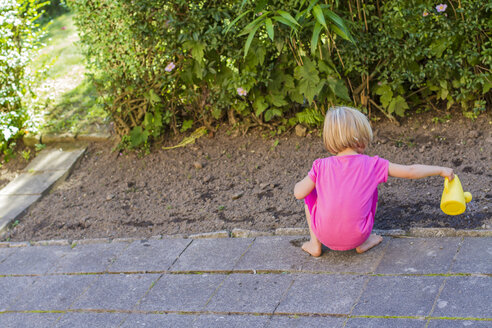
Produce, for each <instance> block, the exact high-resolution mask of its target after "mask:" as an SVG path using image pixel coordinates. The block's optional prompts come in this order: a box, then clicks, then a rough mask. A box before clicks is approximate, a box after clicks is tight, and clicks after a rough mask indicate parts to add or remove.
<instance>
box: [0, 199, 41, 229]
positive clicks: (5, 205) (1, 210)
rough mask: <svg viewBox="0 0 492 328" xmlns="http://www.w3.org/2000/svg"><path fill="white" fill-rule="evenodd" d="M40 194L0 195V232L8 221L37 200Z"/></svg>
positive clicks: (6, 225)
mask: <svg viewBox="0 0 492 328" xmlns="http://www.w3.org/2000/svg"><path fill="white" fill-rule="evenodd" d="M39 198H41V195H23V196H6V195H0V232H1V231H3V230H5V229H6V228H7V227H8V225H9V224H10V222H12V221H13V220H14V219H15V218H16V217H18V216H19V215H20V214H22V212H24V211H25V210H27V209H28V208H29V207H30V206H31V205H32V204H34V203H35V202H37V201H38V199H39Z"/></svg>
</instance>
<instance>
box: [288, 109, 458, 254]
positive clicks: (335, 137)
mask: <svg viewBox="0 0 492 328" xmlns="http://www.w3.org/2000/svg"><path fill="white" fill-rule="evenodd" d="M371 140H372V130H371V126H370V124H369V121H368V120H367V118H366V117H365V116H364V114H362V113H361V112H359V111H358V110H356V109H354V108H350V107H335V108H332V109H330V110H329V111H328V112H327V113H326V117H325V123H324V128H323V141H324V144H325V147H326V149H327V150H328V151H329V152H330V153H332V154H335V155H336V156H332V157H327V158H319V159H317V160H315V161H314V163H313V167H312V169H311V170H310V171H309V173H308V175H307V176H306V177H305V178H304V179H303V180H301V181H300V182H298V183H297V184H296V185H295V187H294V195H295V197H296V198H297V199H303V198H304V201H305V203H306V204H305V211H306V218H307V222H308V225H309V231H310V235H311V240H310V241H308V242H306V243H304V245H302V249H303V250H304V251H306V252H308V253H309V254H311V255H312V256H320V255H321V244H324V245H326V246H327V247H329V248H330V249H333V250H341V251H343V250H349V249H354V248H355V250H356V251H357V253H363V252H365V251H367V250H368V249H370V248H372V247H374V246H376V245H378V244H379V243H380V242H381V241H382V240H383V238H382V237H381V236H378V235H376V234H371V231H372V227H373V224H374V215H375V213H376V207H377V201H378V190H377V186H378V185H379V184H380V183H382V182H386V180H387V179H388V175H390V176H392V177H398V178H407V179H419V178H423V177H428V176H433V175H440V176H442V177H447V178H448V179H449V180H452V179H453V177H454V174H453V169H451V168H447V167H441V166H429V165H418V164H414V165H400V164H394V163H390V162H389V161H387V160H385V159H382V158H380V157H378V156H374V157H370V156H367V155H364V154H363V153H364V150H365V149H366V147H367V146H368V145H369V143H370V142H371Z"/></svg>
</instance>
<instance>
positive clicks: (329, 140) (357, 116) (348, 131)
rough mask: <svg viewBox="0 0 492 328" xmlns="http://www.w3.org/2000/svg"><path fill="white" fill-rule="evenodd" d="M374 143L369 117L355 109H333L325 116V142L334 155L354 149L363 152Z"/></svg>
mask: <svg viewBox="0 0 492 328" xmlns="http://www.w3.org/2000/svg"><path fill="white" fill-rule="evenodd" d="M371 141H372V129H371V125H370V124H369V120H368V119H367V117H366V116H365V115H364V114H362V113H361V112H359V111H358V110H357V109H355V108H351V107H344V106H339V107H333V108H330V109H329V110H328V112H327V113H326V116H325V124H324V128H323V142H324V144H325V147H326V149H327V150H328V151H329V152H330V153H332V154H338V153H339V152H341V151H343V150H345V149H347V148H352V149H354V150H356V151H357V152H360V151H362V150H363V149H364V148H366V147H367V146H368V145H369V143H370V142H371Z"/></svg>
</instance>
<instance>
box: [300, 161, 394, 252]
mask: <svg viewBox="0 0 492 328" xmlns="http://www.w3.org/2000/svg"><path fill="white" fill-rule="evenodd" d="M388 166H389V162H388V161H387V160H385V159H382V158H379V157H378V156H374V157H370V156H367V155H363V154H357V155H345V156H332V157H327V158H320V159H317V160H315V161H314V163H313V167H312V169H311V171H309V174H308V175H309V177H310V178H311V180H313V182H314V183H315V184H316V187H315V189H314V190H313V191H312V192H311V194H309V195H308V196H307V197H306V198H305V202H306V204H307V206H308V209H309V212H310V214H311V222H312V224H311V227H312V229H313V231H314V233H315V234H316V237H317V238H318V239H319V241H320V242H321V243H323V244H324V245H326V246H327V247H329V248H331V249H334V250H349V249H354V248H356V247H357V246H360V245H361V244H362V243H364V241H365V240H366V239H367V238H368V237H369V235H370V234H371V231H372V227H373V225H374V215H375V213H376V206H377V201H378V189H377V186H378V184H380V183H382V182H386V181H387V179H388Z"/></svg>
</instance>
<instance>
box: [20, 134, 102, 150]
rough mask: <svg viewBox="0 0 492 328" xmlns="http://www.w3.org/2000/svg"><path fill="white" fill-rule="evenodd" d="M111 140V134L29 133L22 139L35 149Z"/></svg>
mask: <svg viewBox="0 0 492 328" xmlns="http://www.w3.org/2000/svg"><path fill="white" fill-rule="evenodd" d="M110 139H111V133H110V132H109V131H108V132H102V133H88V134H72V133H61V134H51V133H45V134H41V133H38V134H31V133H28V134H26V135H24V136H23V137H22V141H23V142H24V145H26V146H29V147H34V146H35V145H36V144H55V143H75V142H79V141H82V142H104V141H108V140H110Z"/></svg>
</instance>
